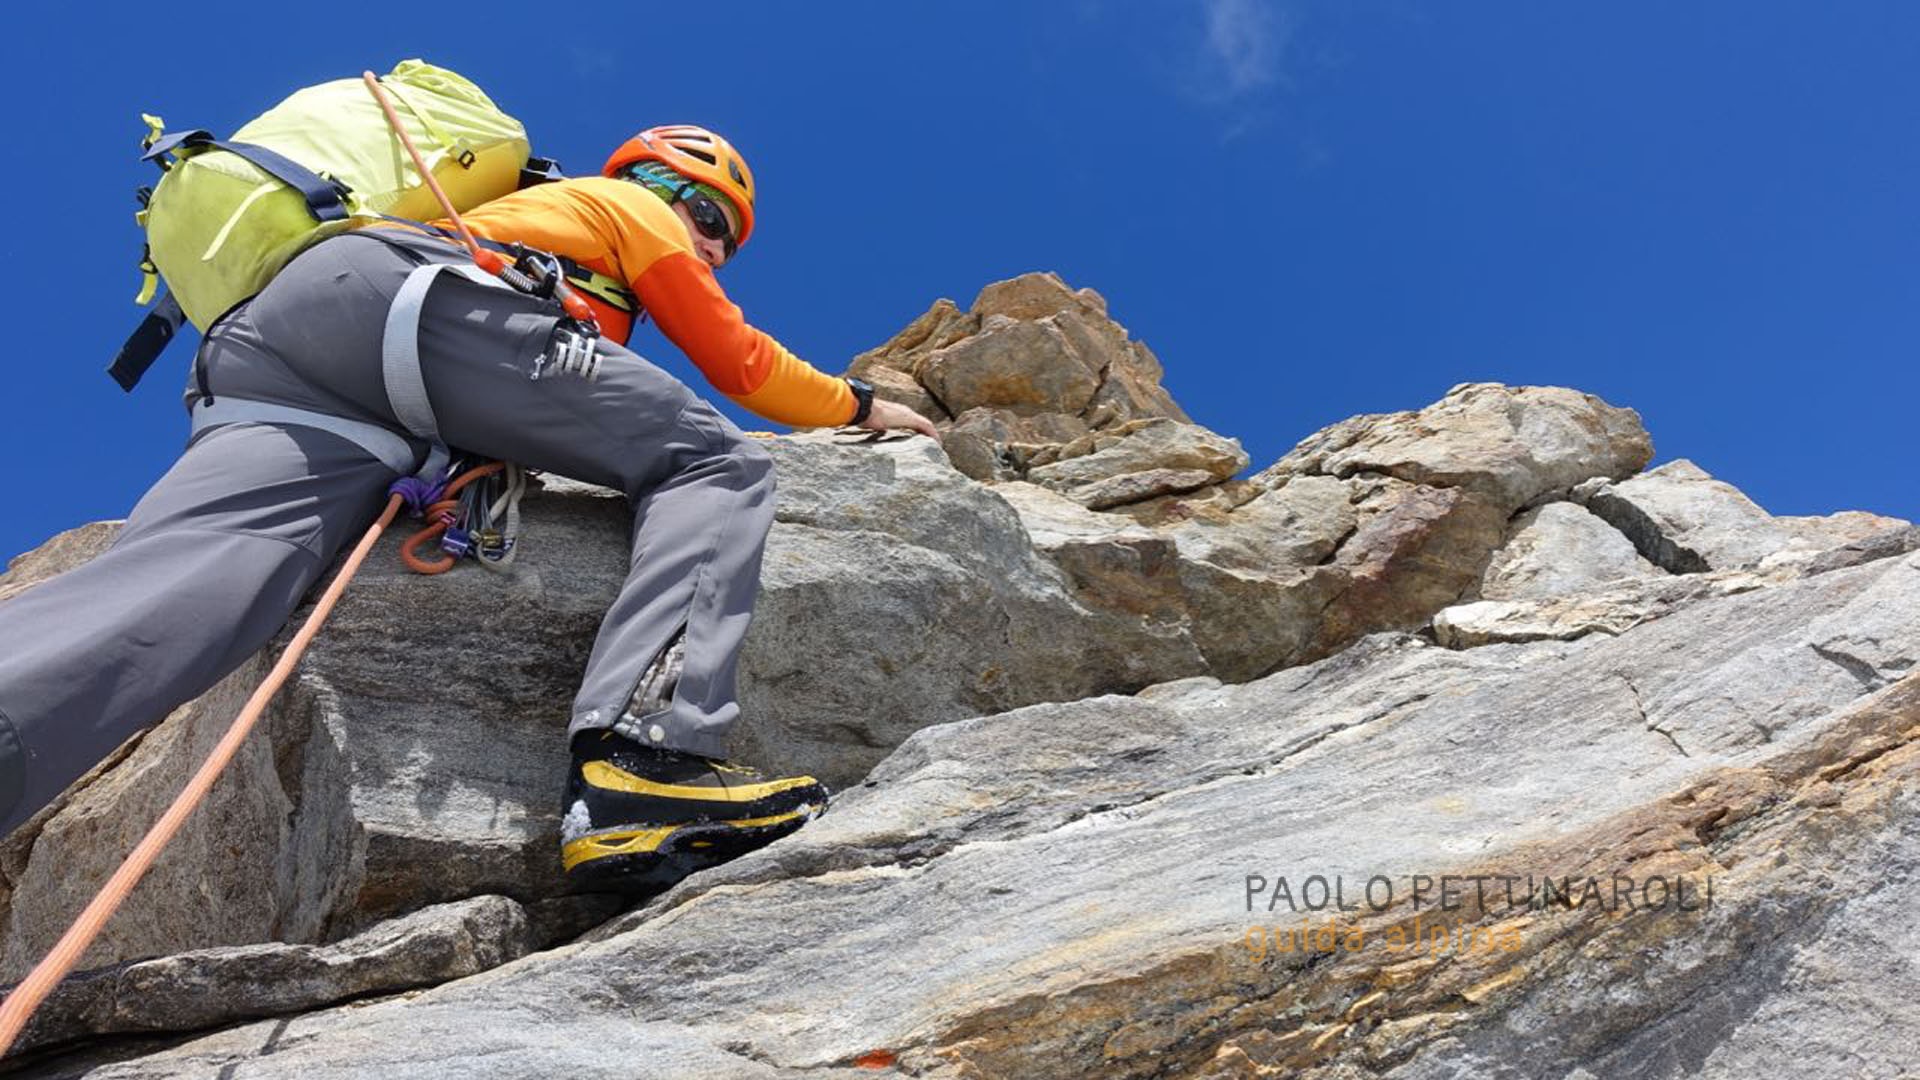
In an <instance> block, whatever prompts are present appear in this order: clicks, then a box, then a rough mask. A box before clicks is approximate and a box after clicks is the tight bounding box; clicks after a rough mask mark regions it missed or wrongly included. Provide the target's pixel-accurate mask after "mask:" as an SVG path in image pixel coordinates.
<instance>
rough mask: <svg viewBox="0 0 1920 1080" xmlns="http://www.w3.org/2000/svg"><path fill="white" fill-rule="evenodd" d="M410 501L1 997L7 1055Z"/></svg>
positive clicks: (2, 1047) (395, 500)
mask: <svg viewBox="0 0 1920 1080" xmlns="http://www.w3.org/2000/svg"><path fill="white" fill-rule="evenodd" d="M403 503H404V500H403V499H402V498H401V497H400V496H398V495H395V496H393V497H392V498H391V499H388V500H387V508H386V509H385V510H384V511H382V512H381V514H380V518H379V520H378V521H375V522H374V523H373V525H372V527H371V528H369V529H368V530H367V534H366V535H365V536H363V537H361V538H360V543H359V544H358V545H356V546H355V547H354V549H353V553H352V554H351V555H349V556H347V561H346V563H345V564H344V565H342V566H341V567H340V572H339V573H338V574H336V575H334V579H333V582H332V583H331V584H329V585H328V586H327V590H326V592H324V593H321V594H320V599H319V601H318V602H316V603H315V604H314V606H313V614H311V615H308V616H307V621H306V622H304V623H302V624H301V625H300V631H299V632H298V633H296V634H294V635H293V640H292V641H290V642H288V643H287V647H286V650H285V651H283V652H282V653H281V654H280V659H279V661H278V662H277V663H275V664H274V665H273V670H272V671H271V672H269V673H268V674H267V678H266V681H264V682H262V683H261V684H260V686H259V688H258V689H256V690H255V691H254V692H253V696H252V697H251V698H248V699H247V704H246V706H245V707H244V708H242V709H241V710H240V715H238V716H236V717H234V718H233V724H232V725H231V726H230V727H228V728H227V732H226V734H225V735H222V736H221V737H220V741H219V743H217V744H216V745H215V746H214V748H213V752H212V753H211V754H209V755H207V760H206V761H205V762H204V763H202V764H201V766H200V771H199V772H196V773H194V774H193V779H191V780H189V781H187V786H186V787H185V788H183V789H181V791H180V794H179V795H178V796H176V797H175V798H174V800H173V805H171V806H169V807H167V812H166V813H164V814H161V815H160V820H159V821H156V822H154V824H153V828H151V829H148V830H147V835H146V836H145V837H144V838H142V839H141V841H140V843H139V844H138V845H137V846H136V847H135V848H134V849H133V853H132V854H130V855H128V856H127V858H126V861H125V862H122V863H121V864H120V869H118V870H115V871H114V872H113V876H112V877H111V878H108V879H107V883H106V884H105V885H103V886H101V888H100V892H99V893H98V894H97V895H96V896H94V898H93V900H92V901H91V902H90V903H88V904H87V906H86V909H85V910H83V911H81V912H80V917H79V918H77V919H75V920H73V925H72V926H70V927H68V928H67V932H66V933H65V934H63V935H61V937H60V940H59V942H57V943H56V944H55V945H54V947H53V951H51V952H49V953H48V954H47V956H46V959H44V960H41V961H40V963H39V964H37V965H35V967H34V969H33V970H32V971H31V972H28V973H27V977H26V978H24V979H22V980H20V985H19V986H16V987H14V989H13V993H11V994H8V995H7V1000H6V1003H5V1004H0V1055H4V1054H5V1053H6V1052H7V1051H8V1050H9V1049H11V1048H12V1046H13V1043H14V1040H15V1039H18V1038H19V1037H20V1032H21V1030H22V1029H23V1028H25V1027H26V1026H27V1020H28V1019H29V1018H31V1017H32V1016H33V1011H34V1010H35V1009H37V1008H39V1007H40V1003H41V1002H43V1001H45V1000H46V998H47V995H48V994H50V993H52V992H53V988H54V987H55V986H57V985H59V983H60V980H61V979H64V978H66V976H67V974H68V973H69V972H71V971H72V970H73V968H74V965H76V964H78V963H79V962H80V957H81V956H82V955H83V954H84V953H85V952H86V951H87V947H88V946H90V945H92V944H93V939H94V938H96V937H98V936H99V935H100V930H101V928H102V927H104V926H105V925H106V923H107V920H108V919H110V918H112V917H113V913H114V912H115V911H118V910H119V909H120V904H121V903H122V902H123V901H124V900H126V898H127V894H128V893H130V892H132V891H133V887H134V886H135V885H137V884H139V882H140V879H141V877H143V876H144V875H145V874H146V872H147V871H148V870H149V869H150V868H152V866H153V862H154V860H155V859H157V858H159V856H160V852H161V851H162V850H163V849H164V848H165V847H166V846H167V843H168V841H170V840H172V839H173V837H174V834H175V833H177V832H179V831H180V826H181V825H182V824H184V823H185V822H186V820H187V815H189V814H191V813H193V811H194V809H195V808H196V807H198V806H199V805H200V802H201V800H203V799H205V798H206V796H207V792H208V791H211V790H212V789H213V782H214V781H215V780H217V779H219V776H220V773H221V772H222V770H224V769H225V768H226V767H227V763H228V762H230V761H232V760H233V755H234V754H235V753H237V752H238V751H239V749H240V744H241V743H242V742H244V741H245V740H246V737H247V733H248V732H250V731H252V730H253V726H254V724H255V723H257V722H258V721H259V719H260V714H261V713H262V712H264V711H265V710H266V707H267V703H268V702H269V701H272V700H273V695H274V694H276V693H278V692H279V690H280V687H281V686H282V685H283V684H284V683H285V682H286V681H287V677H288V676H289V675H292V674H293V669H294V667H295V666H296V665H297V664H299V662H300V656H301V654H302V653H304V652H306V649H307V645H308V643H310V642H312V641H313V638H314V635H315V634H318V633H319V632H320V627H321V626H322V625H323V624H324V623H325V622H326V621H327V616H328V615H329V614H331V613H332V612H333V605H334V604H335V602H337V601H338V600H339V599H340V595H341V594H342V593H344V592H346V591H347V583H348V582H350V581H352V580H353V575H354V573H355V572H356V571H358V570H359V569H360V564H361V563H362V562H365V561H366V558H367V553H368V552H370V551H372V550H373V545H374V542H375V541H377V540H379V539H380V534H381V533H382V532H385V531H386V528H387V526H388V525H391V524H392V523H393V519H394V518H395V517H396V516H397V515H398V514H399V513H400V507H401V506H402V505H403Z"/></svg>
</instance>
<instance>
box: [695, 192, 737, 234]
mask: <svg viewBox="0 0 1920 1080" xmlns="http://www.w3.org/2000/svg"><path fill="white" fill-rule="evenodd" d="M687 209H688V210H689V211H691V212H692V213H693V223H694V224H695V225H696V226H698V227H699V229H700V233H701V235H703V236H705V237H706V238H707V239H709V240H727V239H731V238H732V236H733V229H732V228H731V227H729V226H728V225H727V215H726V212H725V211H723V210H721V209H720V207H719V206H718V205H717V204H716V203H715V202H714V201H713V200H712V199H709V198H706V197H704V196H695V197H693V198H691V199H688V200H687Z"/></svg>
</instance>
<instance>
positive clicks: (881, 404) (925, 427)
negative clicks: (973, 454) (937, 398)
mask: <svg viewBox="0 0 1920 1080" xmlns="http://www.w3.org/2000/svg"><path fill="white" fill-rule="evenodd" d="M860 426H861V427H863V428H866V429H867V430H868V431H886V430H888V429H890V428H911V429H912V430H914V431H917V432H919V433H920V434H922V435H925V436H926V437H927V438H929V439H932V440H933V441H934V442H939V441H940V432H939V430H938V429H937V428H935V427H934V426H933V421H931V420H929V419H927V418H926V417H924V416H921V415H920V414H919V413H917V412H914V411H913V410H912V409H909V408H907V407H906V406H905V405H902V404H900V403H899V402H897V401H888V400H887V399H886V398H874V399H873V411H872V412H870V413H868V414H867V418H866V419H865V420H862V421H860Z"/></svg>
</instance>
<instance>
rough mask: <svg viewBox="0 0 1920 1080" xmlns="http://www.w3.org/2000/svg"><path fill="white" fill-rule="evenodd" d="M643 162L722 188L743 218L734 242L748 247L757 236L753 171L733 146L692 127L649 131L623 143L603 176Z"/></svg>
mask: <svg viewBox="0 0 1920 1080" xmlns="http://www.w3.org/2000/svg"><path fill="white" fill-rule="evenodd" d="M641 161H658V162H660V163H661V164H663V165H665V166H667V167H668V168H670V169H672V170H673V171H674V172H677V173H679V174H680V175H681V176H684V177H686V178H687V179H689V180H693V181H696V182H698V183H702V184H707V185H709V186H712V187H715V188H718V189H719V190H720V191H721V192H722V193H723V194H725V195H726V196H727V200H728V201H729V202H731V203H732V204H733V209H734V211H735V212H736V213H738V214H739V215H740V235H739V236H737V237H734V240H735V242H736V243H737V244H739V245H740V246H741V247H745V246H746V243H747V237H749V236H751V235H753V170H751V169H749V168H747V159H745V158H743V157H741V156H740V151H738V150H735V149H734V148H733V144H732V143H730V142H728V141H727V140H725V139H723V138H721V137H720V136H718V135H715V134H714V133H713V132H711V131H708V130H707V129H706V128H703V127H696V126H694V125H692V124H668V125H665V126H663V127H654V128H648V129H647V130H645V131H643V132H641V133H640V134H638V135H635V136H634V137H633V138H631V139H628V140H627V141H626V142H624V143H621V144H620V149H618V150H615V151H614V152H613V156H612V157H610V158H608V159H607V163H606V164H605V165H603V166H601V167H600V174H601V175H602V176H611V177H615V178H618V177H620V176H621V175H622V174H623V173H624V172H625V171H626V169H627V167H628V166H630V165H633V164H635V163H636V162H641Z"/></svg>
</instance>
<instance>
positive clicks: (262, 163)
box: [140, 130, 352, 221]
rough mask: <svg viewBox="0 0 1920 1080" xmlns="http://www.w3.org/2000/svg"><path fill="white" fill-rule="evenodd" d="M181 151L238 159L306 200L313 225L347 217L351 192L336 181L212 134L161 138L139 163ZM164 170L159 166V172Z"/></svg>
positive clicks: (260, 148) (180, 133)
mask: <svg viewBox="0 0 1920 1080" xmlns="http://www.w3.org/2000/svg"><path fill="white" fill-rule="evenodd" d="M183 149H185V150H198V149H208V150H225V151H226V152H227V153H229V154H235V155H238V156H239V157H241V158H243V159H245V160H246V161H248V162H249V163H251V164H253V165H254V166H256V167H257V168H259V169H260V170H261V171H262V172H264V173H266V174H267V175H269V176H271V177H273V178H274V179H275V180H278V181H280V182H281V183H283V184H285V185H287V186H288V187H290V188H293V189H294V190H296V191H298V192H300V194H301V195H302V196H303V197H304V198H305V199H306V200H307V210H308V212H310V213H311V214H313V219H314V220H315V221H345V220H346V219H347V218H348V217H350V216H351V214H350V213H349V211H348V210H347V202H346V197H347V196H348V195H350V194H352V191H351V189H349V188H348V187H347V186H346V185H345V184H342V183H341V182H340V181H338V180H331V179H328V178H327V177H324V176H321V175H320V174H319V173H317V172H314V171H313V170H312V169H309V168H307V167H306V166H305V165H302V164H300V163H299V162H297V161H295V160H293V159H292V158H290V157H287V156H286V155H284V154H280V153H276V152H275V151H272V150H269V149H267V148H266V147H264V146H256V145H254V144H253V143H243V142H233V141H232V140H230V139H216V138H214V137H213V133H212V132H209V131H206V130H194V131H176V132H173V133H172V134H170V135H162V136H160V137H159V138H157V139H155V140H153V142H152V143H150V144H148V146H147V152H146V153H144V154H141V155H140V160H141V161H159V159H161V158H162V157H164V156H165V155H167V154H170V153H176V152H178V151H180V150H183ZM166 167H167V166H166V165H165V163H164V162H162V163H161V168H166Z"/></svg>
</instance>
